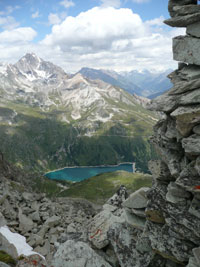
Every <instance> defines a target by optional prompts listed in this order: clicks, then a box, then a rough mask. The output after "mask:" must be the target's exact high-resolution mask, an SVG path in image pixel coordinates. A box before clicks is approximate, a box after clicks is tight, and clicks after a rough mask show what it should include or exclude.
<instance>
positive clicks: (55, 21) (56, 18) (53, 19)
mask: <svg viewBox="0 0 200 267" xmlns="http://www.w3.org/2000/svg"><path fill="white" fill-rule="evenodd" d="M48 20H49V24H50V25H54V24H59V23H60V22H61V19H60V18H59V15H58V14H56V13H50V14H49V16H48Z"/></svg>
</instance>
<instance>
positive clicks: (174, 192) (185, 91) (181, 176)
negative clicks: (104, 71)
mask: <svg viewBox="0 0 200 267" xmlns="http://www.w3.org/2000/svg"><path fill="white" fill-rule="evenodd" d="M168 7H169V13H170V15H171V18H170V19H168V20H166V21H165V23H166V24H168V25H170V26H172V27H185V28H186V35H184V36H177V37H175V38H174V39H173V57H174V59H175V60H177V61H179V64H178V69H177V70H175V71H174V72H173V73H171V74H170V75H169V78H170V79H171V81H172V83H173V87H172V88H171V89H170V90H169V91H168V92H166V93H165V94H164V95H162V96H160V97H158V98H157V99H155V101H153V102H152V104H151V108H152V109H153V110H156V111H160V112H163V114H164V115H165V116H164V119H162V120H160V121H159V122H158V123H157V124H156V126H155V127H154V136H153V138H152V141H153V142H154V144H155V146H156V147H157V150H158V153H159V154H160V156H161V160H159V161H153V162H150V164H149V168H150V170H151V172H152V174H153V176H154V186H153V187H152V188H151V190H150V191H148V199H149V201H148V205H147V209H146V213H148V214H150V215H151V214H153V213H155V212H157V213H159V216H160V218H162V221H160V222H158V221H157V222H155V221H153V220H152V217H151V216H150V217H149V218H147V219H148V220H147V223H146V226H145V228H146V232H147V234H148V236H149V238H150V240H151V246H152V249H153V250H155V251H157V253H158V254H160V255H161V256H162V257H163V258H168V259H170V260H171V261H172V262H174V264H178V266H181V265H183V266H187V267H197V266H200V5H198V4H197V1H195V0H170V1H169V6H168Z"/></svg>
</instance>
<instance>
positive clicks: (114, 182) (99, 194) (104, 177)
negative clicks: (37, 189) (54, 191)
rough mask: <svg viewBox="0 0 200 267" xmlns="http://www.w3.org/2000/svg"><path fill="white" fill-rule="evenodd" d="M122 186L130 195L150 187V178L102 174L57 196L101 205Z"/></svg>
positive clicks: (139, 175) (147, 176) (121, 172)
mask: <svg viewBox="0 0 200 267" xmlns="http://www.w3.org/2000/svg"><path fill="white" fill-rule="evenodd" d="M122 184H123V185H125V186H126V188H127V189H128V192H129V193H132V192H134V191H136V190H138V189H139V188H141V187H143V186H148V187H151V185H152V177H151V175H148V174H143V173H130V172H125V171H116V172H112V173H103V174H99V175H97V176H94V177H91V178H89V179H87V180H84V181H81V182H79V183H74V184H72V185H71V186H70V188H69V189H67V190H64V191H63V192H62V193H60V194H59V195H58V196H62V197H73V198H84V199H87V200H89V201H91V202H93V203H97V204H103V203H105V201H106V200H108V199H109V198H110V197H111V196H112V195H114V194H115V193H116V191H117V190H118V189H119V187H120V185H122Z"/></svg>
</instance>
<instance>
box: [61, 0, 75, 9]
mask: <svg viewBox="0 0 200 267" xmlns="http://www.w3.org/2000/svg"><path fill="white" fill-rule="evenodd" d="M59 4H60V5H61V6H64V7H65V8H69V7H72V6H75V4H74V2H73V1H71V0H63V1H61V2H60V3H59Z"/></svg>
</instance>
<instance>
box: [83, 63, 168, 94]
mask: <svg viewBox="0 0 200 267" xmlns="http://www.w3.org/2000/svg"><path fill="white" fill-rule="evenodd" d="M170 72H172V70H171V69H169V70H166V71H164V72H159V73H151V72H150V71H148V70H144V71H143V72H139V71H136V70H132V71H121V72H116V71H114V70H112V71H111V70H104V69H92V68H86V67H84V68H82V69H80V70H79V72H78V73H81V74H82V75H84V76H85V77H87V78H90V79H100V80H103V81H105V82H106V81H107V82H109V83H111V84H112V85H116V86H119V87H121V88H123V89H124V90H125V91H127V92H129V93H130V94H137V95H138V96H142V97H147V98H150V99H151V98H154V95H155V96H158V95H161V94H162V93H163V92H164V91H166V90H168V89H170V87H171V82H170V80H169V79H167V78H166V76H167V75H168V74H169V73H170Z"/></svg>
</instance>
